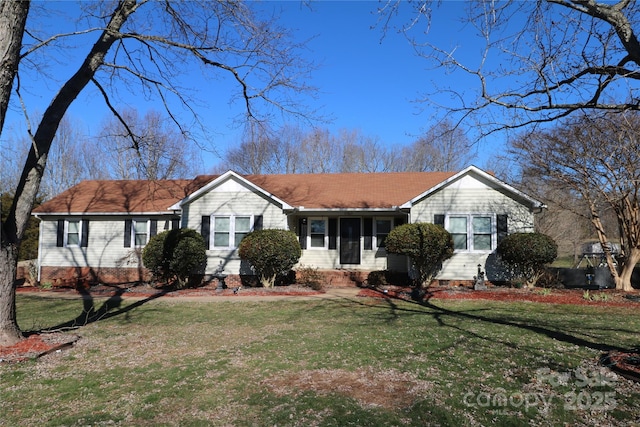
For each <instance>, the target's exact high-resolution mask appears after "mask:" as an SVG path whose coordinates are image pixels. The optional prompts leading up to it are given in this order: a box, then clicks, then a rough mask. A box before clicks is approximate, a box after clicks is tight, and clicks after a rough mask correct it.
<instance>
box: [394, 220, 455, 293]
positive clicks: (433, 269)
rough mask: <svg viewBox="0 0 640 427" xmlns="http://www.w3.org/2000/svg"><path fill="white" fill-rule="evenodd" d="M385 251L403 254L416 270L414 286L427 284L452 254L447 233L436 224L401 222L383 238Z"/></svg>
mask: <svg viewBox="0 0 640 427" xmlns="http://www.w3.org/2000/svg"><path fill="white" fill-rule="evenodd" d="M385 247H386V250H387V252H389V253H393V254H400V255H406V256H408V257H409V259H411V261H412V262H413V266H414V268H415V270H416V277H415V279H414V285H415V286H428V285H429V284H430V283H431V280H432V279H433V277H434V276H435V275H436V273H437V272H438V270H439V269H440V268H441V266H442V262H443V261H445V260H447V259H449V258H451V256H452V255H453V239H452V238H451V234H449V232H448V231H447V230H445V229H444V228H442V227H441V226H439V225H435V224H429V223H420V222H418V223H414V224H404V225H401V226H399V227H396V228H394V229H393V230H391V232H390V233H389V235H388V236H387V238H386V240H385Z"/></svg>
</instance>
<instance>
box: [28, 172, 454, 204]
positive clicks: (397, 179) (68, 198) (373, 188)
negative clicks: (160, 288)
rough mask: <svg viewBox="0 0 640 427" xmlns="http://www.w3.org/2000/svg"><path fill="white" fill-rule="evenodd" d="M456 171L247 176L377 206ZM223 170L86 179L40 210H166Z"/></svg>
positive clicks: (308, 195)
mask: <svg viewBox="0 0 640 427" xmlns="http://www.w3.org/2000/svg"><path fill="white" fill-rule="evenodd" d="M454 174H455V173H454V172H406V173H401V172H398V173H338V174H291V175H247V176H245V177H244V178H245V179H247V180H248V181H250V182H252V183H253V184H255V185H256V186H258V187H260V188H262V189H264V190H265V191H266V192H268V193H271V194H273V195H274V196H276V197H277V198H279V199H281V200H283V201H285V202H286V203H288V204H289V205H291V206H296V207H305V208H307V209H309V208H311V209H332V208H333V209H335V208H352V209H367V208H369V209H375V208H391V207H394V206H400V205H402V204H403V203H406V202H408V201H409V200H411V199H413V198H414V197H416V196H418V195H420V194H421V193H423V192H424V191H426V190H428V189H430V188H432V187H434V186H436V185H438V184H440V183H441V182H443V181H445V180H447V179H448V178H450V177H452V176H453V175H454ZM215 178H217V176H207V175H203V176H199V177H197V178H195V179H194V180H165V181H106V180H99V181H83V182H81V183H80V184H78V185H76V186H74V187H72V188H70V189H69V190H67V191H65V192H63V193H61V194H60V195H58V196H56V197H54V198H53V199H51V200H49V201H47V202H45V203H44V204H42V205H40V206H39V207H38V208H37V209H35V210H34V213H143V212H165V211H166V210H167V209H168V208H169V207H170V206H172V205H173V204H175V203H178V202H179V201H180V200H182V199H183V198H185V197H186V196H188V195H190V194H191V193H193V192H194V191H196V190H198V189H199V188H201V187H202V186H204V185H205V184H206V183H208V182H210V181H211V180H213V179H215Z"/></svg>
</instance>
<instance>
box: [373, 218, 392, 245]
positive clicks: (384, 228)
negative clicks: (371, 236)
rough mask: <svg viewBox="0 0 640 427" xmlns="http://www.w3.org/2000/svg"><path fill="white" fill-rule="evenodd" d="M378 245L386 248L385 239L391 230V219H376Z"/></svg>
mask: <svg viewBox="0 0 640 427" xmlns="http://www.w3.org/2000/svg"><path fill="white" fill-rule="evenodd" d="M375 224H376V225H375V226H376V230H375V233H376V247H378V248H384V241H385V240H386V238H387V236H388V235H389V232H391V219H376V222H375Z"/></svg>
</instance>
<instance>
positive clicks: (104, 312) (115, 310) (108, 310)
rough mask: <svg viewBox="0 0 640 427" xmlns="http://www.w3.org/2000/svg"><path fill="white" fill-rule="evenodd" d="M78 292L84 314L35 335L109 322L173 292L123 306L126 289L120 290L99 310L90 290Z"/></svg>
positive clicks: (160, 293)
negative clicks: (102, 321) (103, 321)
mask: <svg viewBox="0 0 640 427" xmlns="http://www.w3.org/2000/svg"><path fill="white" fill-rule="evenodd" d="M78 292H79V293H80V294H81V295H82V313H80V314H79V315H78V316H77V317H76V318H75V319H71V320H69V321H67V322H64V323H60V324H58V325H55V326H51V327H49V328H44V329H41V330H39V331H35V333H44V332H56V331H63V330H72V329H78V328H79V327H81V326H85V325H88V324H90V323H94V322H98V321H100V320H107V319H110V318H112V317H116V316H119V315H122V314H125V313H127V312H129V311H131V310H134V309H136V308H138V307H140V306H142V305H144V304H146V303H148V302H150V301H153V300H155V299H158V298H160V297H163V296H165V295H167V294H169V293H171V292H172V290H171V289H163V290H162V291H160V292H158V293H156V294H153V295H151V296H149V297H147V298H144V299H139V300H136V301H134V302H133V303H131V304H128V305H126V306H123V305H122V303H123V301H124V298H123V297H122V295H123V294H124V293H125V292H126V289H125V288H118V290H117V291H116V292H115V294H114V295H112V296H111V297H109V298H108V299H107V300H106V301H104V302H103V303H102V304H101V305H100V307H98V308H96V304H95V300H94V297H93V296H92V295H91V293H90V292H89V291H88V290H86V289H80V290H78Z"/></svg>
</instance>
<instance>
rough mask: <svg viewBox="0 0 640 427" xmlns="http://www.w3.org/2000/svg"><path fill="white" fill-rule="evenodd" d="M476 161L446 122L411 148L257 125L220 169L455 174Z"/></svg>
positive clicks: (357, 134) (359, 136)
mask: <svg viewBox="0 0 640 427" xmlns="http://www.w3.org/2000/svg"><path fill="white" fill-rule="evenodd" d="M472 158H473V156H472V154H471V143H470V141H469V139H468V138H467V136H466V135H465V134H464V133H463V132H462V130H461V129H458V128H456V127H455V126H454V125H453V123H451V122H448V121H445V122H443V123H439V124H437V125H435V126H433V127H431V128H429V129H427V131H426V132H425V134H424V135H422V136H421V137H419V138H418V139H417V140H416V141H415V142H414V143H413V144H411V145H409V146H407V147H397V146H395V147H393V146H392V147H386V146H384V145H383V144H382V143H381V142H380V141H379V139H378V138H377V137H371V136H367V135H364V134H363V133H362V132H361V131H358V130H347V129H341V130H339V131H338V134H337V135H334V134H332V133H331V132H330V131H329V130H328V129H321V128H315V129H311V130H310V131H304V130H302V129H300V128H295V127H292V126H286V127H284V128H282V129H280V130H279V131H274V130H272V129H269V128H267V127H266V126H264V125H262V124H257V125H251V126H249V127H247V129H246V130H245V133H244V135H243V137H242V141H241V142H240V145H239V146H238V147H237V148H232V149H229V150H228V151H227V153H226V155H225V158H224V160H223V162H222V164H221V165H220V166H219V167H218V168H217V169H218V171H220V172H223V171H226V170H228V169H233V170H235V171H236V172H238V173H243V174H282V173H341V172H342V173H346V172H360V173H370V172H409V171H411V172H425V171H456V170H461V169H463V168H465V167H466V166H468V165H469V163H470V162H471V160H472Z"/></svg>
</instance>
